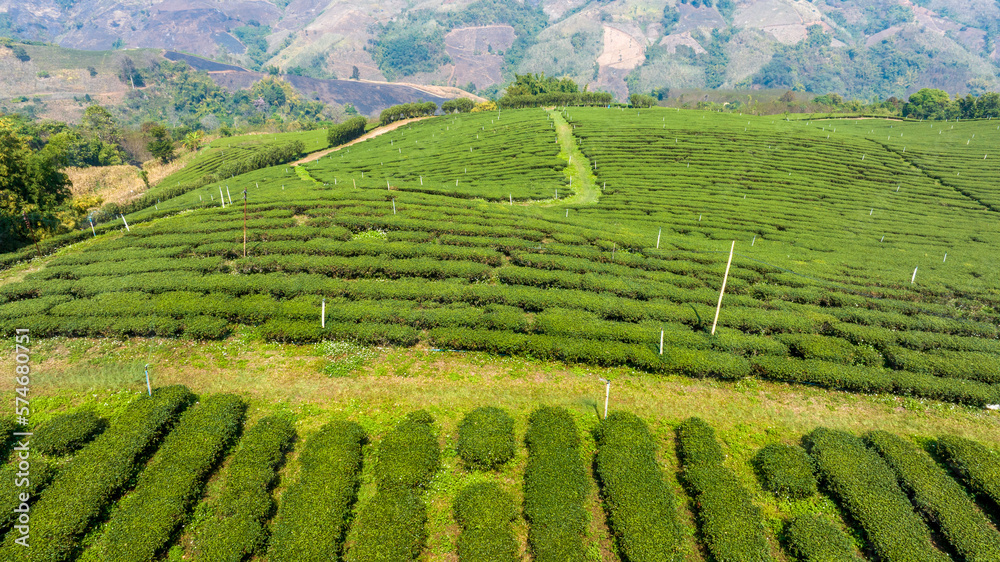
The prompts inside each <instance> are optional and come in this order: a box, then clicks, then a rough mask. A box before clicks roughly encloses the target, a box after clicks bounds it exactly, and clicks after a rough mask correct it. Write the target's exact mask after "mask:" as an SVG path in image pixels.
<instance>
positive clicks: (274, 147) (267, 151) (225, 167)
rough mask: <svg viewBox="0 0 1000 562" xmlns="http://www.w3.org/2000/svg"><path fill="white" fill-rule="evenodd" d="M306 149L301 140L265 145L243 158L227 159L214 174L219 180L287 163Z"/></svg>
mask: <svg viewBox="0 0 1000 562" xmlns="http://www.w3.org/2000/svg"><path fill="white" fill-rule="evenodd" d="M304 149H305V146H304V145H303V143H302V141H299V140H297V141H292V142H287V143H282V144H269V145H265V146H262V147H260V148H258V149H257V150H254V151H252V152H251V153H250V154H247V155H245V156H242V157H241V158H236V159H230V160H227V161H226V162H225V163H224V164H222V165H221V166H219V167H218V168H217V169H216V171H215V174H213V176H214V179H215V180H216V181H219V180H224V179H227V178H232V177H235V176H238V175H241V174H246V173H248V172H252V171H254V170H259V169H261V168H267V167H269V166H277V165H279V164H285V163H288V162H291V161H292V160H295V159H296V158H298V157H299V156H301V155H302V151H303V150H304Z"/></svg>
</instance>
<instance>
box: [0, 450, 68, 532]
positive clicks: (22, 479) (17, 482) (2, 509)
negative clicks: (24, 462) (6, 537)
mask: <svg viewBox="0 0 1000 562" xmlns="http://www.w3.org/2000/svg"><path fill="white" fill-rule="evenodd" d="M32 446H33V443H32ZM29 454H30V453H29ZM28 460H29V462H30V467H29V470H28V474H29V476H25V472H24V471H23V470H22V469H21V468H20V467H19V462H12V463H10V464H5V465H4V466H3V467H0V533H6V532H7V531H9V530H10V528H11V527H12V526H13V525H15V524H17V523H18V521H17V519H18V517H19V516H20V515H21V513H23V512H24V510H23V509H20V510H19V511H14V510H15V509H19V508H21V507H22V505H23V504H25V503H27V504H29V506H30V504H31V503H32V502H34V501H35V500H36V499H38V494H39V493H40V492H41V491H42V490H44V489H45V487H46V486H47V485H48V484H49V482H51V481H52V478H53V477H54V476H55V475H56V469H55V468H54V467H52V465H51V464H49V463H47V462H45V461H43V460H41V459H39V458H38V457H32V458H29V459H28ZM19 473H20V476H18V474H19ZM21 494H28V501H27V502H23V501H21ZM32 513H33V512H29V513H28V515H29V517H30V516H32ZM15 534H17V535H18V536H20V535H19V533H15Z"/></svg>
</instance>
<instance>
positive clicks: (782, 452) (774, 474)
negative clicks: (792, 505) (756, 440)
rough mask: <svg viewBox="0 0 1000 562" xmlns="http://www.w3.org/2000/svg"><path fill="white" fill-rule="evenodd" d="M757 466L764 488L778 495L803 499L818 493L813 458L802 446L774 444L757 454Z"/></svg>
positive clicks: (755, 466)
mask: <svg viewBox="0 0 1000 562" xmlns="http://www.w3.org/2000/svg"><path fill="white" fill-rule="evenodd" d="M753 464H754V468H755V469H757V474H758V475H759V476H760V479H761V484H762V485H763V486H764V489H765V490H768V491H770V492H773V493H774V494H775V495H778V496H783V497H788V498H796V499H801V498H808V497H809V496H813V495H815V494H816V492H817V489H818V488H817V487H818V483H817V481H816V475H815V474H814V472H813V471H814V469H813V464H812V459H810V458H809V455H808V454H806V452H805V451H804V450H803V449H802V447H799V446H797V445H783V444H779V443H772V444H770V445H767V446H765V447H764V448H762V449H761V450H760V451H758V452H757V455H756V456H755V457H754V459H753Z"/></svg>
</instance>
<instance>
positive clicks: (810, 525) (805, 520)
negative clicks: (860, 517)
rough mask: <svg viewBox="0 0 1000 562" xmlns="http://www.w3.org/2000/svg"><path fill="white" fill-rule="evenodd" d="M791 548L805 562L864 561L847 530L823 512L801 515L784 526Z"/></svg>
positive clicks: (789, 548)
mask: <svg viewBox="0 0 1000 562" xmlns="http://www.w3.org/2000/svg"><path fill="white" fill-rule="evenodd" d="M785 537H786V538H787V539H788V550H789V552H791V553H792V555H793V556H795V557H796V559H797V560H801V561H802V562H830V561H831V560H837V561H840V562H862V560H861V558H858V555H857V554H855V553H854V545H853V544H851V539H850V537H848V536H847V535H846V534H845V533H844V531H842V530H840V528H839V527H837V526H836V525H834V524H833V522H832V521H830V520H829V519H827V518H826V517H824V516H822V515H816V514H807V515H799V516H798V517H795V518H794V519H792V521H791V522H790V523H789V524H788V528H787V529H786V530H785Z"/></svg>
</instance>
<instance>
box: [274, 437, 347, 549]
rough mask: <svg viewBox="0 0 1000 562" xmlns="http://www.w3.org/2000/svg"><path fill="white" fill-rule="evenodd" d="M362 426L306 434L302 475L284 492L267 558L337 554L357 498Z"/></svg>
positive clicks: (301, 458)
mask: <svg viewBox="0 0 1000 562" xmlns="http://www.w3.org/2000/svg"><path fill="white" fill-rule="evenodd" d="M366 442H367V436H366V435H365V432H364V430H363V429H362V428H361V426H359V425H358V424H356V423H354V422H343V421H335V422H330V423H328V424H326V425H324V426H323V427H322V428H320V430H319V431H318V432H317V433H315V434H314V435H312V436H311V437H310V438H309V439H308V440H306V446H305V448H304V449H303V451H302V454H301V455H300V456H299V464H300V465H301V466H302V470H301V472H300V476H299V480H298V481H297V482H296V483H294V484H292V485H291V486H289V487H288V489H287V490H285V492H284V493H283V494H282V496H281V504H280V505H279V507H278V515H277V518H276V519H275V522H274V524H273V526H272V531H271V539H270V542H269V543H268V548H267V559H268V560H272V561H274V562H291V561H294V562H320V561H327V560H335V559H337V557H338V556H339V555H340V552H341V549H342V548H343V545H344V536H345V534H346V532H347V525H348V521H349V518H350V514H351V507H352V506H353V505H354V502H355V501H356V500H357V493H358V485H359V482H360V480H359V479H360V476H361V460H362V453H361V448H362V446H363V445H364V444H365V443H366Z"/></svg>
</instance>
